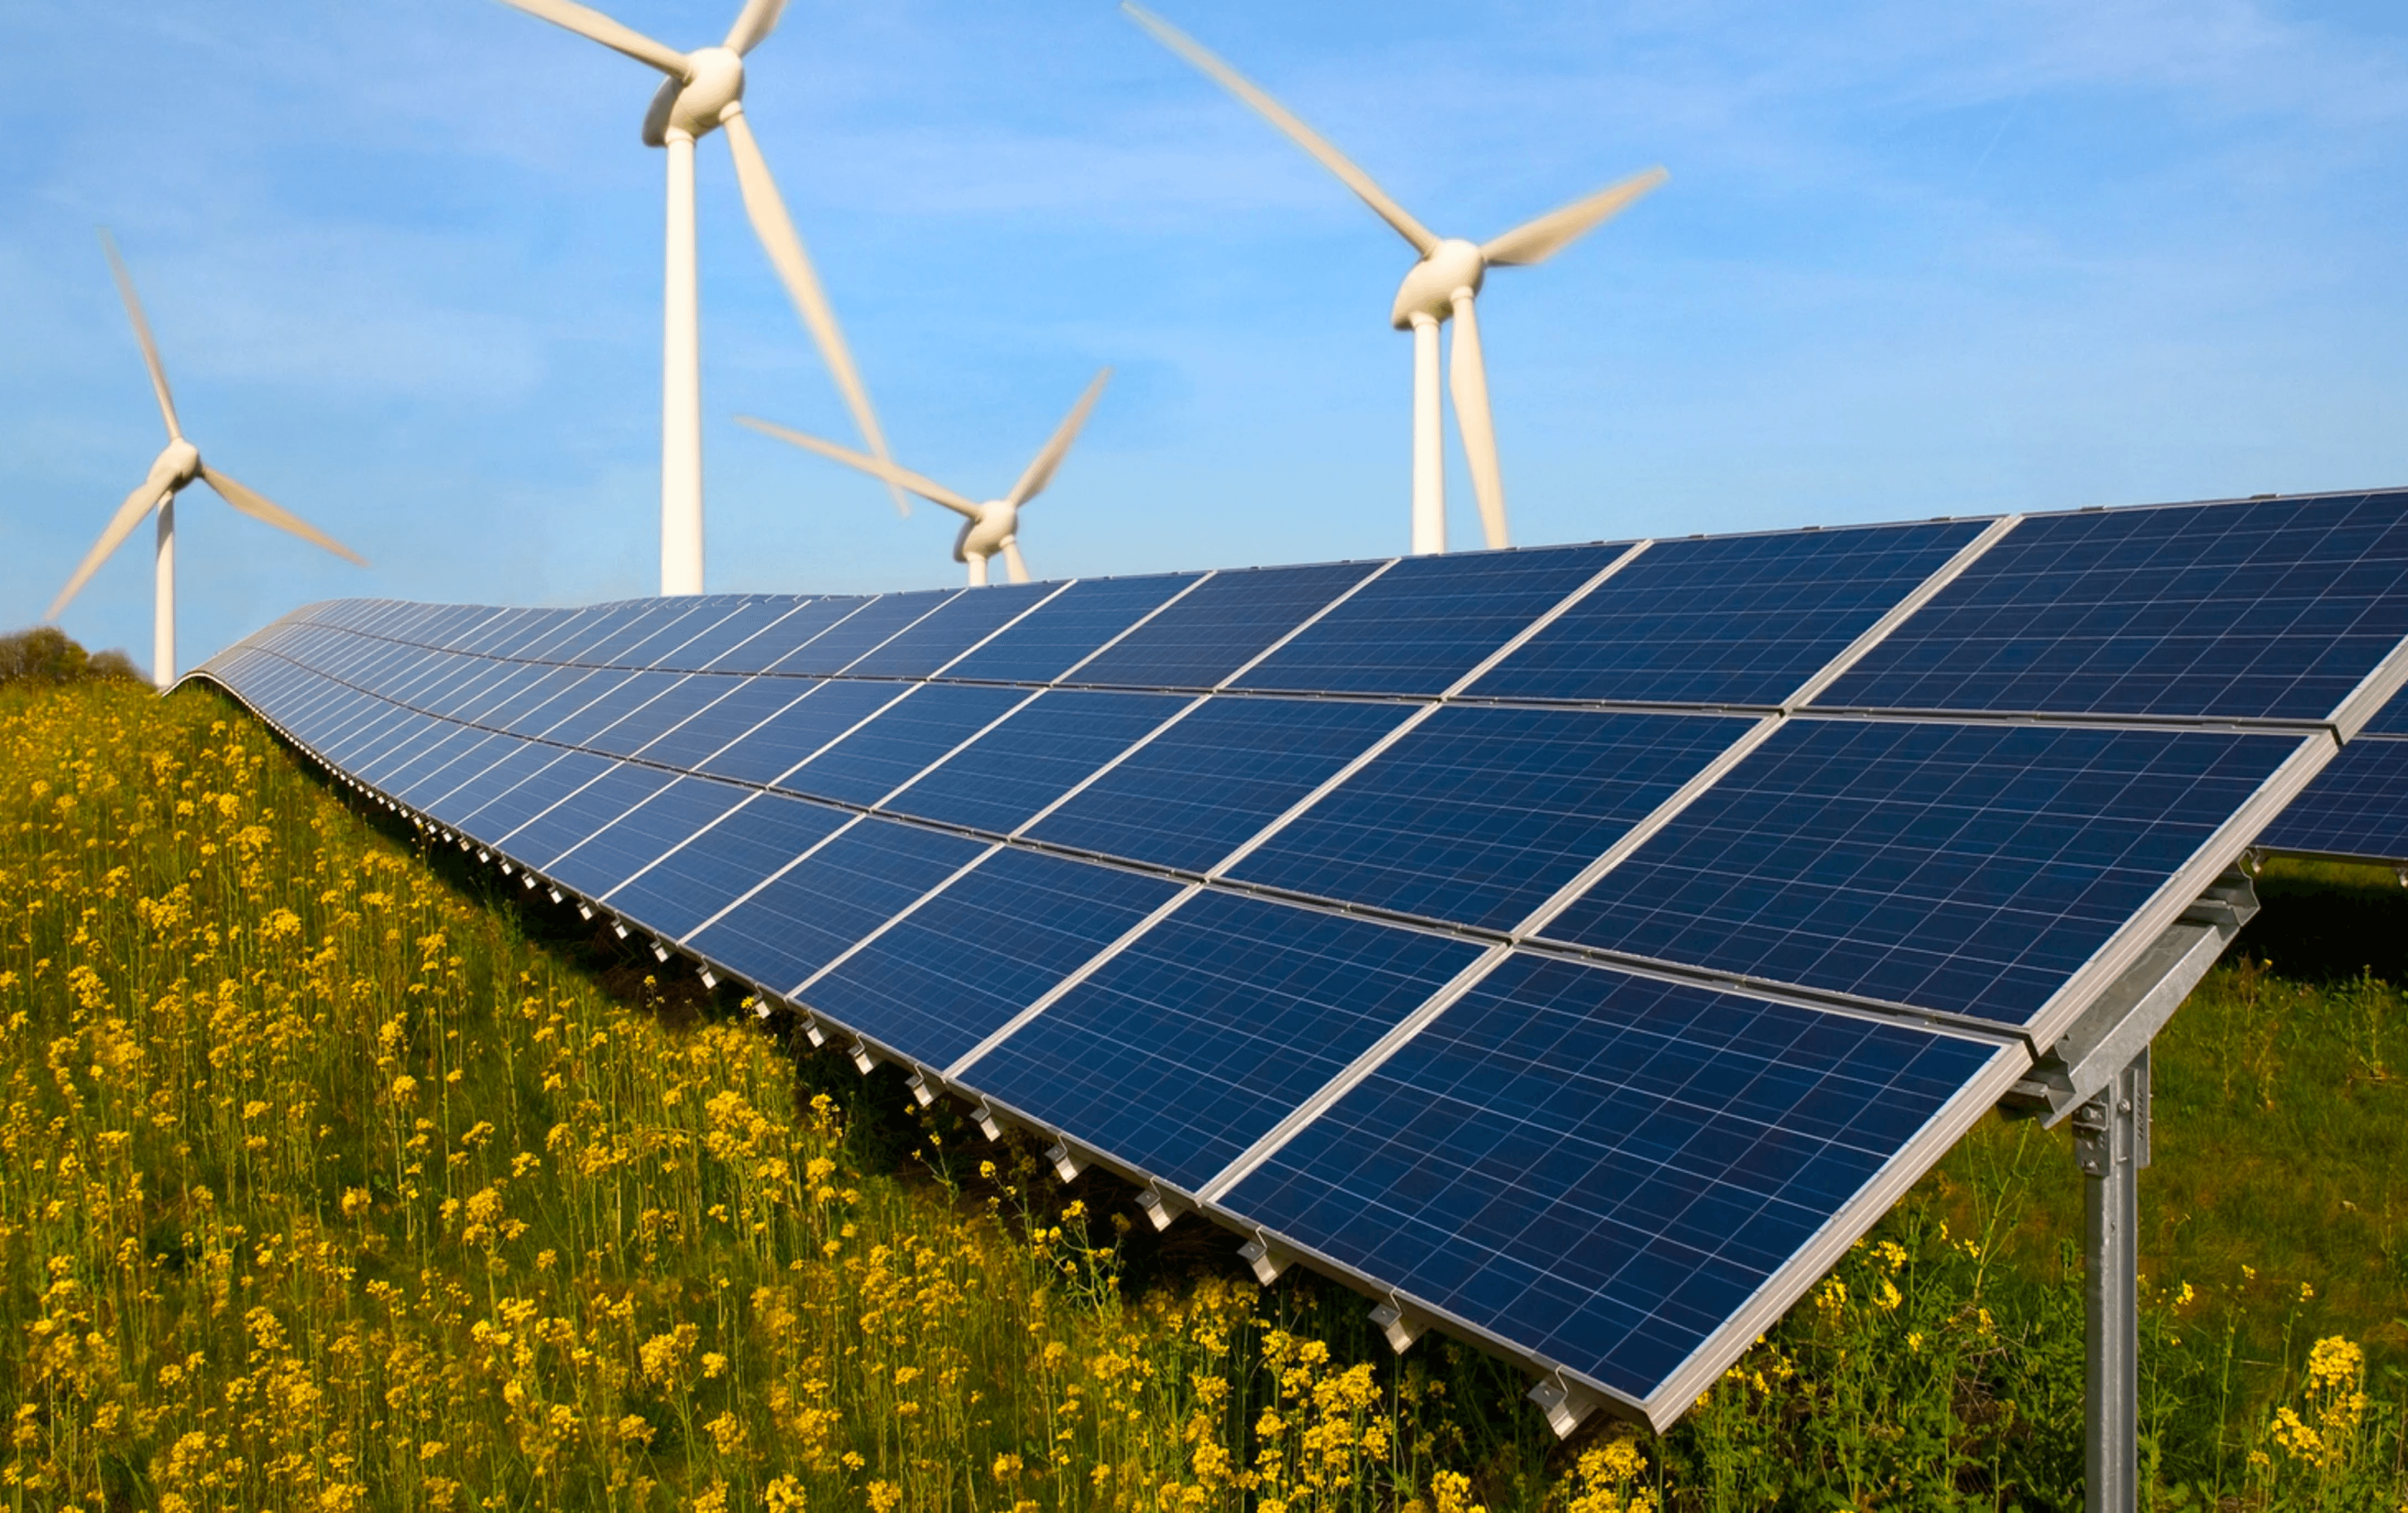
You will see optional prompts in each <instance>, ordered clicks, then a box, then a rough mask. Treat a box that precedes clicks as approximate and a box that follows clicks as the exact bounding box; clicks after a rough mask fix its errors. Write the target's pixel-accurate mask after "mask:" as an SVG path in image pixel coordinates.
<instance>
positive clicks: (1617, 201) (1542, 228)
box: [1121, 0, 1669, 553]
mask: <svg viewBox="0 0 2408 1513" xmlns="http://www.w3.org/2000/svg"><path fill="white" fill-rule="evenodd" d="M1121 8H1122V9H1123V10H1125V11H1126V12H1127V13H1128V15H1129V17H1130V19H1131V20H1133V21H1136V22H1137V23H1138V24H1139V25H1140V26H1142V27H1144V28H1145V29H1146V30H1147V31H1148V32H1151V33H1153V34H1154V38H1155V39H1156V40H1157V41H1159V42H1161V43H1162V45H1163V46H1165V47H1167V48H1168V49H1169V50H1171V51H1173V52H1176V53H1178V54H1179V55H1180V56H1181V57H1183V58H1184V59H1186V60H1187V61H1188V62H1189V63H1191V64H1195V65H1196V66H1197V68H1198V69H1200V70H1202V71H1203V72H1204V73H1205V74H1206V75H1207V76H1208V77H1210V78H1211V79H1213V80H1214V81H1215V82H1217V83H1218V84H1220V85H1221V87H1222V88H1224V89H1226V90H1227V91H1228V92H1229V93H1232V94H1234V95H1236V96H1237V97H1238V98H1239V99H1240V100H1242V101H1244V102H1245V103H1246V104H1247V105H1248V106H1250V107H1253V108H1254V110H1255V111H1257V112H1258V113H1260V114H1261V115H1262V117H1263V119H1265V120H1266V121H1269V122H1270V123H1271V124H1272V125H1274V126H1276V127H1278V128H1279V129H1280V130H1281V131H1282V132H1284V133H1285V134H1286V135H1287V136H1288V137H1289V139H1290V140H1292V141H1294V142H1295V143H1296V145H1297V146H1298V147H1300V148H1302V149H1304V150H1305V151H1306V152H1307V153H1309V154H1311V155H1312V159H1313V161H1315V162H1317V163H1319V164H1321V165H1322V166H1323V167H1325V168H1326V169H1328V170H1329V171H1330V172H1331V173H1333V174H1335V175H1337V176H1338V178H1339V181H1340V182H1341V183H1343V184H1344V185H1345V186H1346V187H1347V188H1348V189H1351V190H1353V191H1354V192H1355V194H1357V195H1358V196H1360V197H1361V199H1362V201H1363V203H1364V204H1366V205H1368V206H1369V207H1371V210H1372V213H1373V214H1375V215H1377V216H1378V217H1379V218H1380V219H1381V220H1383V221H1386V222H1387V223H1388V224H1389V225H1390V226H1391V227H1393V228H1395V230H1396V233H1397V235H1398V236H1402V237H1403V238H1404V239H1405V240H1406V241H1408V242H1411V243H1412V247H1413V250H1414V251H1415V252H1417V253H1419V254H1420V257H1421V261H1420V262H1418V263H1416V264H1413V266H1412V269H1411V270H1410V271H1408V272H1407V273H1406V275H1405V281H1404V283H1403V284H1402V285H1401V286H1400V287H1399V288H1398V290H1397V302H1396V305H1395V307H1394V308H1393V309H1391V310H1390V312H1389V321H1390V323H1391V324H1393V325H1395V326H1396V328H1397V329H1398V330H1399V331H1411V332H1412V335H1413V453H1412V456H1413V496H1412V550H1414V551H1415V552H1416V553H1426V552H1433V551H1444V550H1446V492H1445V490H1446V483H1445V477H1446V475H1445V467H1444V457H1443V453H1442V451H1441V445H1442V442H1441V433H1440V425H1441V421H1440V415H1439V385H1438V371H1439V327H1440V326H1441V325H1442V324H1444V323H1445V322H1446V321H1450V320H1452V321H1454V322H1455V344H1454V350H1453V351H1452V352H1451V353H1450V354H1449V360H1448V364H1447V387H1448V388H1449V390H1451V391H1452V393H1453V394H1454V398H1455V429H1456V431H1457V432H1459V433H1460V434H1461V435H1462V437H1463V452H1464V458H1465V461H1466V462H1468V463H1469V464H1470V468H1471V492H1472V494H1473V496H1474V497H1475V498H1476V499H1477V500H1478V501H1479V504H1480V524H1481V528H1482V531H1483V532H1484V535H1486V537H1487V540H1488V545H1489V546H1491V547H1503V546H1507V545H1509V544H1510V542H1509V539H1508V533H1507V530H1506V524H1505V478H1504V474H1503V473H1502V471H1501V470H1500V469H1499V468H1498V463H1497V426H1496V422H1495V421H1494V420H1493V419H1492V418H1491V417H1490V414H1489V407H1488V365H1487V364H1486V362H1485V361H1484V359H1483V358H1482V356H1481V351H1480V321H1479V318H1478V316H1477V314H1476V313H1475V312H1474V308H1473V302H1474V301H1475V300H1476V299H1477V298H1478V297H1479V294H1480V289H1481V285H1482V284H1483V283H1484V281H1485V280H1486V278H1487V272H1488V270H1489V269H1490V268H1492V267H1497V266H1500V265H1512V264H1528V263H1543V262H1545V261H1546V260H1547V259H1548V258H1551V257H1553V256H1555V254H1556V253H1557V252H1560V251H1562V250H1564V249H1565V248H1566V247H1569V246H1570V245H1571V244H1572V243H1573V242H1575V241H1577V240H1579V239H1580V238H1581V237H1582V236H1586V235H1587V234H1588V233H1589V232H1591V231H1593V230H1595V229H1596V228H1597V227H1598V225H1600V224H1602V223H1603V222H1604V221H1606V220H1608V219H1609V218H1611V217H1612V216H1613V215H1614V214H1615V213H1616V212H1618V211H1620V210H1622V209H1623V208H1624V207H1627V206H1628V205H1629V204H1630V203H1631V202H1632V201H1633V200H1636V199H1638V198H1639V197H1640V196H1641V194H1644V193H1647V192H1648V191H1649V190H1651V189H1654V188H1655V187H1656V185H1658V184H1660V183H1662V182H1663V181H1664V180H1665V178H1667V177H1669V176H1668V175H1667V174H1666V173H1665V172H1664V170H1663V169H1661V168H1650V169H1648V170H1647V171H1646V172H1645V173H1642V174H1639V175H1636V176H1634V177H1632V178H1626V179H1624V180H1622V181H1621V182H1620V183H1618V184H1612V185H1609V186H1607V187H1606V188H1604V189H1601V190H1599V191H1598V192H1597V193H1594V194H1590V195H1587V196H1585V197H1584V198H1582V199H1578V200H1574V201H1573V202H1572V203H1570V205H1567V206H1564V207H1562V208H1560V209H1556V210H1551V211H1549V212H1548V213H1547V214H1545V215H1542V216H1541V217H1539V218H1538V219H1537V220H1536V221H1529V222H1527V224H1524V225H1521V226H1517V227H1515V228H1514V229H1513V230H1512V231H1509V232H1507V233H1505V235H1503V236H1498V237H1494V238H1492V239H1490V240H1489V241H1486V242H1484V243H1474V242H1468V241H1465V240H1463V239H1462V238H1460V237H1451V236H1450V237H1442V236H1439V235H1438V234H1437V233H1436V232H1434V231H1432V230H1430V229H1429V228H1428V227H1427V226H1426V225H1423V224H1422V223H1421V222H1420V221H1416V220H1414V219H1413V217H1412V213H1411V212H1410V211H1408V210H1407V209H1406V208H1405V207H1403V206H1401V205H1399V204H1398V203H1397V201H1396V200H1395V198H1394V197H1392V196H1391V195H1390V194H1389V193H1388V192H1387V191H1386V190H1383V189H1382V188H1381V187H1380V186H1379V184H1378V183H1377V182H1376V181H1375V180H1373V178H1371V176H1370V175H1369V174H1367V173H1365V172H1364V171H1363V170H1362V169H1361V168H1360V167H1358V166H1357V165H1356V164H1355V163H1354V162H1353V160H1351V159H1349V158H1348V157H1347V156H1346V155H1345V154H1344V153H1342V152H1340V151H1339V150H1338V149H1336V148H1335V147H1332V146H1331V145H1330V144H1329V142H1328V139H1327V138H1326V137H1324V136H1322V135H1321V134H1320V133H1319V132H1316V131H1314V130H1313V129H1312V127H1310V126H1308V125H1306V124H1305V123H1304V122H1303V121H1301V120H1299V119H1297V116H1296V114H1295V113H1294V112H1293V111H1291V110H1289V109H1288V108H1287V107H1285V106H1283V105H1281V104H1280V103H1279V102H1278V101H1277V100H1274V99H1272V98H1271V97H1270V96H1269V94H1266V93H1263V91H1262V90H1261V89H1260V88H1259V87H1257V86H1256V85H1255V84H1254V82H1253V81H1251V80H1250V79H1246V78H1245V76H1243V75H1242V74H1240V73H1239V72H1238V71H1237V70H1236V69H1234V68H1232V67H1230V66H1229V65H1228V64H1226V63H1224V62H1222V61H1221V59H1220V58H1218V57H1216V56H1215V55H1213V54H1212V53H1211V52H1210V51H1207V50H1205V49H1204V47H1203V46H1202V45H1201V44H1200V43H1198V42H1197V41H1196V39H1195V38H1193V37H1191V36H1188V35H1187V34H1186V33H1184V32H1182V31H1180V30H1179V29H1178V28H1177V27H1175V26H1173V25H1171V24H1170V23H1169V22H1168V21H1164V20H1163V19H1162V18H1161V17H1159V16H1156V15H1154V13H1153V12H1151V11H1148V10H1145V9H1143V8H1141V7H1139V6H1136V5H1133V4H1130V3H1129V0H1122V5H1121Z"/></svg>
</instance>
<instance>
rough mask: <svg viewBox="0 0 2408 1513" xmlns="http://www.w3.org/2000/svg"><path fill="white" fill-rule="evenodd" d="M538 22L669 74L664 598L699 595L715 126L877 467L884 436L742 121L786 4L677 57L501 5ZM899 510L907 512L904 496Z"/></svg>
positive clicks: (898, 498) (563, 1) (653, 115)
mask: <svg viewBox="0 0 2408 1513" xmlns="http://www.w3.org/2000/svg"><path fill="white" fill-rule="evenodd" d="M503 3H504V4H506V5H509V6H513V7H517V8H518V9H520V10H523V11H525V12H526V13H527V14H528V15H530V16H536V17H539V18H540V19H542V20H544V21H551V22H552V24H554V25H556V26H562V27H566V28H567V29H568V30H569V31H572V32H575V33H576V34H578V35H579V36H583V37H588V38H591V39H592V40H594V41H596V42H599V43H601V44H602V45H603V46H604V47H606V48H609V49H610V50H613V51H616V52H621V53H624V54H625V55H626V56H628V57H630V58H633V59H635V60H636V61H637V62H638V63H643V64H651V65H652V67H654V68H657V69H659V70H660V71H661V72H662V73H664V74H666V75H667V76H668V77H667V79H664V80H663V81H662V83H661V88H660V92H659V93H656V94H654V95H653V96H652V108H651V109H649V110H648V111H646V112H645V114H644V134H643V135H644V145H645V146H647V147H659V148H666V149H667V150H668V256H667V279H666V283H667V314H666V317H665V319H664V321H663V322H662V342H661V592H663V593H664V594H674V593H700V592H702V336H701V329H700V316H699V313H698V308H697V307H698V302H699V297H700V296H699V294H698V293H697V292H696V288H695V233H694V144H695V141H696V139H698V138H700V137H703V136H709V135H710V131H711V129H712V128H713V127H724V128H725V130H726V133H727V150H728V151H729V153H730V154H731V155H733V156H734V158H735V159H736V182H737V187H738V189H739V190H740V191H741V192H742V193H743V195H744V213H745V215H746V216H747V217H749V218H750V219H751V220H752V222H753V235H754V236H758V237H760V238H761V247H762V250H765V251H766V252H767V253H768V254H769V264H770V266H772V267H773V268H775V269H776V270H777V273H778V278H779V280H780V281H781V282H782V283H783V284H784V285H785V286H786V293H787V294H788V296H789V297H791V298H792V299H793V300H794V302H795V309H796V313H798V314H800V315H801V316H802V318H803V324H804V326H805V327H806V328H807V329H809V330H810V334H811V337H812V339H813V340H814V341H816V342H817V343H818V344H819V349H820V355H821V357H823V358H824V359H825V360H826V362H827V365H828V372H829V373H830V374H831V375H832V376H833V377H834V378H835V379H836V386H837V388H838V390H839V392H840V393H843V395H844V402H845V404H846V406H847V407H849V408H851V409H852V411H853V423H854V424H856V425H858V426H860V427H861V434H862V436H863V438H864V439H865V440H867V442H868V443H869V450H870V451H871V452H873V453H874V454H876V455H877V456H878V457H880V458H881V459H883V458H885V456H886V437H885V435H884V434H883V433H882V432H881V431H880V430H879V429H878V417H877V416H876V415H875V414H873V413H872V412H871V410H870V407H869V393H868V392H867V390H866V389H864V388H863V387H862V382H861V373H860V370H859V369H858V368H856V367H855V366H854V365H853V353H852V352H851V351H850V350H848V349H847V348H846V347H845V344H844V333H843V332H842V331H841V330H840V329H839V328H838V326H837V323H836V311H835V310H834V309H833V308H832V307H830V306H829V305H828V301H827V294H826V293H825V292H824V290H822V289H821V287H820V280H819V275H818V274H817V273H816V272H814V271H813V270H812V267H811V260H810V254H809V253H808V252H806V251H805V250H803V239H802V237H801V236H798V235H796V231H795V222H794V219H793V217H791V216H789V215H788V214H787V213H786V202H785V200H784V199H783V198H781V196H780V195H779V193H778V184H777V180H775V179H773V178H770V177H769V164H768V163H767V160H765V159H764V158H763V157H762V156H761V147H760V144H759V143H758V142H755V141H754V140H753V128H752V127H751V126H750V125H749V124H747V123H746V121H745V120H744V54H746V53H748V52H750V51H752V50H753V49H754V48H755V47H757V46H759V45H760V43H761V41H762V39H763V38H765V37H767V36H768V35H769V33H770V31H771V30H772V29H773V28H774V27H776V26H777V24H778V17H779V14H780V12H781V11H783V10H784V9H785V0H745V6H744V9H743V11H742V12H741V13H740V14H738V16H737V18H736V24H735V25H734V26H733V27H731V28H729V30H728V33H727V37H726V40H725V41H724V42H722V43H720V44H719V45H718V46H717V47H710V48H697V49H695V50H694V51H692V52H680V51H679V50H676V49H675V48H672V47H669V46H667V44H665V43H661V42H655V41H653V40H652V38H651V37H649V36H644V35H643V34H642V33H640V32H638V31H635V30H633V29H631V28H629V27H626V26H623V25H621V24H620V23H619V22H617V21H612V20H611V19H610V18H609V17H608V16H605V15H603V14H602V13H601V12H600V11H598V10H594V9H591V8H589V7H585V6H581V5H578V4H576V3H575V0H503ZM892 492H894V496H895V507H896V509H898V510H900V511H902V512H903V513H904V514H906V515H908V514H910V512H911V507H910V504H909V503H908V502H906V501H905V499H904V497H903V494H902V492H901V491H900V490H894V491H892Z"/></svg>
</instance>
